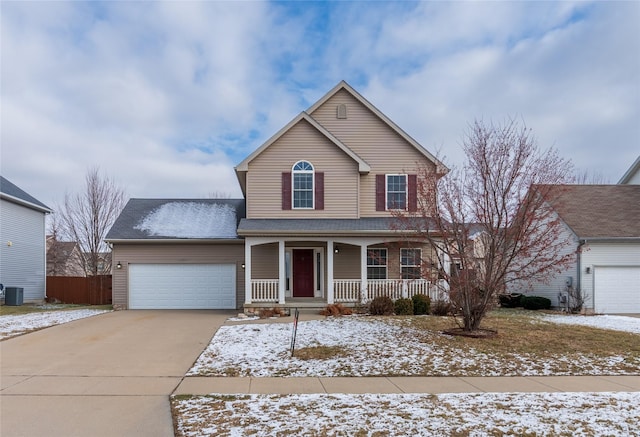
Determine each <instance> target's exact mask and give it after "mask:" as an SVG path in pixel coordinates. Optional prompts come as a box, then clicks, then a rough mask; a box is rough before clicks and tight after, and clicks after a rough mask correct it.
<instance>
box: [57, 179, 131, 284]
mask: <svg viewBox="0 0 640 437" xmlns="http://www.w3.org/2000/svg"><path fill="white" fill-rule="evenodd" d="M124 203H125V194H124V191H123V190H122V189H121V188H119V187H118V186H117V185H116V184H115V183H114V182H113V181H112V180H111V179H109V178H108V177H106V176H103V175H102V174H101V172H100V169H99V168H98V167H93V168H91V169H89V170H88V171H87V174H86V176H85V187H84V192H81V193H77V194H75V195H71V194H69V193H67V194H65V198H64V205H63V207H60V208H58V210H59V211H60V222H61V227H62V228H63V230H64V232H65V234H66V236H67V237H68V238H69V239H71V240H73V241H76V242H77V243H78V244H79V246H80V248H81V251H80V253H81V255H80V262H81V263H82V268H83V270H84V271H85V272H86V274H87V275H92V276H95V275H100V274H109V273H111V254H110V249H109V246H108V245H107V244H106V243H105V242H104V238H105V236H106V234H107V232H108V231H109V229H110V228H111V226H112V225H113V222H114V221H115V219H116V218H117V217H118V215H119V214H120V212H121V211H122V208H123V207H124Z"/></svg>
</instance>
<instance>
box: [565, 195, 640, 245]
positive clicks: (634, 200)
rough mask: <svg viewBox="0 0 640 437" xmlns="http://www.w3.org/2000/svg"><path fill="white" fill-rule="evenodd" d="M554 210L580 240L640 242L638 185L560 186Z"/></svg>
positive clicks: (639, 197)
mask: <svg viewBox="0 0 640 437" xmlns="http://www.w3.org/2000/svg"><path fill="white" fill-rule="evenodd" d="M557 189H558V190H559V195H558V199H557V201H556V202H554V204H553V206H554V209H555V210H556V211H557V212H558V214H560V217H561V218H562V219H563V220H564V221H565V223H566V224H567V225H568V226H569V227H570V228H571V229H572V230H573V232H574V233H575V234H576V235H577V236H578V238H581V239H590V238H602V239H606V238H640V185H561V186H559V187H558V188H557Z"/></svg>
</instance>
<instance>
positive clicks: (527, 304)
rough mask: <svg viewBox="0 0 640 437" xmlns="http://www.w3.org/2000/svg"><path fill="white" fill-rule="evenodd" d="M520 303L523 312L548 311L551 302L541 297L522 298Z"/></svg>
mask: <svg viewBox="0 0 640 437" xmlns="http://www.w3.org/2000/svg"><path fill="white" fill-rule="evenodd" d="M521 301H522V306H523V307H524V309H525V310H548V309H550V308H551V301H550V300H549V299H547V298H546V297H542V296H522V298H521Z"/></svg>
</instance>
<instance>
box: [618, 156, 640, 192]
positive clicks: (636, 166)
mask: <svg viewBox="0 0 640 437" xmlns="http://www.w3.org/2000/svg"><path fill="white" fill-rule="evenodd" d="M618 184H621V185H623V184H624V185H640V156H638V158H637V159H636V161H635V162H634V163H633V164H632V165H631V167H629V170H627V171H626V173H625V174H624V175H623V176H622V178H621V179H620V181H618Z"/></svg>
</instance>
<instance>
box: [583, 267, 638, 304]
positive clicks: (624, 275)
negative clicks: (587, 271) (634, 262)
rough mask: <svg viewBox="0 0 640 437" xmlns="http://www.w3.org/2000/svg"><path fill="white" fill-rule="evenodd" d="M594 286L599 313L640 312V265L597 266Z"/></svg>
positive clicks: (595, 302) (595, 301)
mask: <svg viewBox="0 0 640 437" xmlns="http://www.w3.org/2000/svg"><path fill="white" fill-rule="evenodd" d="M593 288H594V292H593V294H594V305H595V311H596V312H597V313H609V314H611V313H640V267H596V268H595V269H594V284H593Z"/></svg>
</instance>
